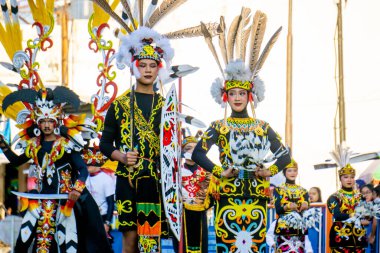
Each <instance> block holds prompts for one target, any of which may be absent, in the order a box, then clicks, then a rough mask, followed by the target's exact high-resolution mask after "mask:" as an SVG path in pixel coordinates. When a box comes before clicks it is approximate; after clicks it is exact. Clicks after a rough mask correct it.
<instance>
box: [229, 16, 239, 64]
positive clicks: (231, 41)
mask: <svg viewBox="0 0 380 253" xmlns="http://www.w3.org/2000/svg"><path fill="white" fill-rule="evenodd" d="M240 21H241V15H239V16H236V17H235V18H234V20H233V21H232V23H231V26H230V29H229V30H228V35H227V56H228V62H230V61H231V60H233V59H234V45H235V41H236V34H237V30H238V27H239V24H240Z"/></svg>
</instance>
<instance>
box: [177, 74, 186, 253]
mask: <svg viewBox="0 0 380 253" xmlns="http://www.w3.org/2000/svg"><path fill="white" fill-rule="evenodd" d="M178 102H179V103H178V111H179V112H180V113H182V77H179V78H178ZM181 125H182V124H181V123H179V126H180V127H179V129H178V137H179V138H178V147H179V148H181V143H182V138H181V137H182V135H181V132H182V131H181ZM179 175H181V173H180V174H179ZM181 181H182V179H181ZM180 204H182V203H180ZM184 215H185V212H184V210H183V213H182V216H181V224H182V228H181V235H180V237H181V239H180V240H179V242H178V253H183V240H184V233H183V231H184V228H183V225H184V223H183V221H184V218H183V217H184Z"/></svg>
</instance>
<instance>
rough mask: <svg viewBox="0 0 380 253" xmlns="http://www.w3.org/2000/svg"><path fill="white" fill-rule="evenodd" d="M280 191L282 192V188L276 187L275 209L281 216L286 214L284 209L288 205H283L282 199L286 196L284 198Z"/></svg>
mask: <svg viewBox="0 0 380 253" xmlns="http://www.w3.org/2000/svg"><path fill="white" fill-rule="evenodd" d="M280 191H281V188H279V187H276V188H275V190H274V193H273V195H274V207H275V208H276V213H277V214H278V215H281V214H284V213H285V209H284V207H285V205H286V203H285V205H281V200H282V198H283V197H284V196H282V195H281V194H280Z"/></svg>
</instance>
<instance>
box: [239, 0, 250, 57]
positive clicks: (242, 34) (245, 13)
mask: <svg viewBox="0 0 380 253" xmlns="http://www.w3.org/2000/svg"><path fill="white" fill-rule="evenodd" d="M250 14H251V9H249V8H245V7H243V8H242V10H241V14H240V16H241V21H240V23H239V26H238V29H237V32H236V40H235V55H236V58H238V59H242V60H243V61H245V45H246V43H247V41H248V36H247V35H246V33H248V32H247V31H248V29H245V27H246V26H247V25H248V24H249V21H250V19H251V16H250ZM248 34H249V33H248Z"/></svg>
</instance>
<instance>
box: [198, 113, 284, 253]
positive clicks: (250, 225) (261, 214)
mask: <svg viewBox="0 0 380 253" xmlns="http://www.w3.org/2000/svg"><path fill="white" fill-rule="evenodd" d="M222 126H224V124H223V121H221V120H218V121H215V122H212V123H211V125H210V127H209V128H208V129H207V131H206V132H205V133H204V135H203V136H202V139H201V141H200V142H199V143H198V144H197V146H196V147H195V150H194V152H193V156H192V160H193V161H195V162H196V163H197V164H199V165H200V166H202V167H203V168H205V169H206V170H208V171H210V172H212V173H213V175H214V178H213V180H211V181H212V182H211V183H210V187H209V192H208V194H209V196H210V197H211V201H213V202H215V207H214V213H215V232H216V247H217V252H235V251H239V252H265V251H266V244H265V234H266V219H267V217H266V215H267V203H268V200H269V181H268V180H267V179H266V178H261V177H257V178H256V177H255V176H254V171H253V170H244V168H248V167H250V166H253V165H254V164H255V162H257V161H255V160H254V158H253V157H252V156H251V154H252V153H250V152H245V151H247V149H246V148H244V147H243V148H242V146H241V145H240V144H243V143H245V145H246V146H249V147H251V148H261V147H259V146H260V145H264V143H266V144H268V142H269V143H270V150H271V151H272V153H276V152H278V151H279V150H284V149H285V147H284V146H283V145H282V144H281V141H280V137H279V136H278V135H277V134H276V133H275V132H274V131H273V129H272V128H271V127H270V126H269V124H268V123H267V122H265V121H262V120H258V119H254V118H250V117H248V114H247V111H246V110H244V111H243V112H240V113H236V112H233V113H232V115H231V117H229V118H227V127H228V130H227V131H225V128H222ZM214 144H216V145H217V146H218V148H219V153H220V155H219V159H220V162H221V164H222V166H217V165H215V164H214V163H213V162H211V161H210V160H209V159H208V158H207V152H208V151H209V150H210V148H211V147H212V145H214ZM233 156H235V157H236V156H237V157H239V161H240V165H239V166H240V167H239V168H238V169H239V175H238V176H237V177H236V178H223V177H222V178H221V172H222V171H223V170H224V169H226V168H228V167H233V166H235V165H236V164H234V163H236V161H234V160H233ZM260 162H261V161H260ZM289 162H290V156H289V155H288V154H287V153H286V152H285V153H284V154H283V155H282V156H281V157H279V158H278V159H277V161H276V162H275V164H273V165H272V166H270V167H269V169H270V171H271V172H272V175H274V174H276V173H278V172H279V171H281V170H282V169H283V168H284V167H285V166H286V165H287V164H288V163H289ZM206 204H207V203H206Z"/></svg>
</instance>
